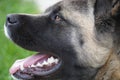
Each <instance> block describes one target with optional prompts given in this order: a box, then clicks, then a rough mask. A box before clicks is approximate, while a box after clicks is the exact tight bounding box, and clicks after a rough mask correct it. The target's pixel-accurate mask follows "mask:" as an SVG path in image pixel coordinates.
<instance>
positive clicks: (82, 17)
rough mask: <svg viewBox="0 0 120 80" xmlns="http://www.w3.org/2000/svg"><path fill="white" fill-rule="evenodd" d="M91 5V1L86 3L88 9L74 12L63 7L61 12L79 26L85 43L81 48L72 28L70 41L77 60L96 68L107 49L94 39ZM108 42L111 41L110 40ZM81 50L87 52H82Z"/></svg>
mask: <svg viewBox="0 0 120 80" xmlns="http://www.w3.org/2000/svg"><path fill="white" fill-rule="evenodd" d="M93 6H94V5H91V3H88V7H89V9H88V11H86V12H76V11H74V10H69V9H64V10H63V12H62V14H63V15H64V17H65V18H66V19H69V20H71V22H74V23H73V24H76V25H77V26H79V27H80V30H79V31H80V32H81V34H82V35H83V39H84V40H85V44H84V46H83V47H82V48H81V46H80V44H79V41H78V37H77V35H78V33H77V32H76V30H74V29H73V31H71V32H73V33H72V34H71V38H72V39H71V43H72V45H74V49H75V51H76V52H77V53H78V54H77V56H78V59H79V61H82V62H83V64H82V62H80V64H82V65H85V66H91V67H94V68H97V67H99V66H101V65H103V64H104V63H105V61H106V60H107V57H108V56H109V55H108V52H109V49H108V48H106V47H103V46H101V45H99V44H98V42H97V41H96V39H95V32H94V28H95V21H94V9H93ZM69 15H71V16H69ZM73 17H74V18H73ZM110 43H112V40H111V41H110ZM82 51H84V53H87V54H83V52H82ZM101 51H102V52H101Z"/></svg>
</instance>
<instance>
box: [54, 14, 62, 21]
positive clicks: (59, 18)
mask: <svg viewBox="0 0 120 80" xmlns="http://www.w3.org/2000/svg"><path fill="white" fill-rule="evenodd" d="M54 20H55V21H61V20H62V19H61V17H60V16H59V15H56V16H55V19H54Z"/></svg>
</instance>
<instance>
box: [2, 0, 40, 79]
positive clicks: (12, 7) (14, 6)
mask: <svg viewBox="0 0 120 80" xmlns="http://www.w3.org/2000/svg"><path fill="white" fill-rule="evenodd" d="M10 13H31V14H32V13H35V14H36V13H39V11H38V10H37V7H36V5H35V3H34V2H33V1H31V0H27V1H25V0H24V1H23V0H0V80H12V79H11V77H10V75H9V68H10V66H11V65H12V64H13V63H14V61H15V60H16V59H21V58H24V57H27V56H28V55H30V54H32V53H33V52H30V51H27V50H24V49H22V48H20V47H19V46H16V45H15V44H14V43H13V42H11V41H10V40H9V39H7V38H6V37H5V35H4V27H3V25H4V23H5V19H6V15H7V14H10ZM21 53H22V54H21Z"/></svg>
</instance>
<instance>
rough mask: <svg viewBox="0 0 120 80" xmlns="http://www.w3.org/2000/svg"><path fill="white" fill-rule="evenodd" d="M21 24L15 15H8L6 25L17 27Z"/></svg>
mask: <svg viewBox="0 0 120 80" xmlns="http://www.w3.org/2000/svg"><path fill="white" fill-rule="evenodd" d="M18 23H19V20H18V17H17V16H16V15H14V14H8V15H7V19H6V25H16V24H18Z"/></svg>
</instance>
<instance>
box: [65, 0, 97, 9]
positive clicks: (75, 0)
mask: <svg viewBox="0 0 120 80" xmlns="http://www.w3.org/2000/svg"><path fill="white" fill-rule="evenodd" d="M95 1H96V0H64V1H63V3H64V4H63V5H64V7H67V8H69V9H75V10H87V9H88V8H89V6H92V7H94V4H95Z"/></svg>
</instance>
